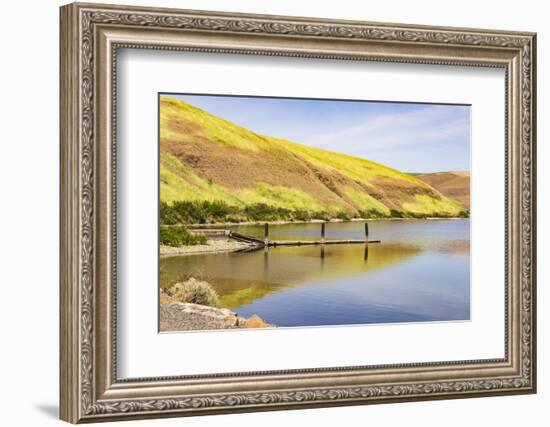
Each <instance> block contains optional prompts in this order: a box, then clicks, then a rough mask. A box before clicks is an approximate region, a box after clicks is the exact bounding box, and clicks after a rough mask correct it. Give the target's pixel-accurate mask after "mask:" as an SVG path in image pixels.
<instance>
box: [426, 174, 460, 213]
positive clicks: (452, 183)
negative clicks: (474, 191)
mask: <svg viewBox="0 0 550 427" xmlns="http://www.w3.org/2000/svg"><path fill="white" fill-rule="evenodd" d="M416 177H418V178H420V179H421V180H422V181H424V182H427V183H428V184H430V185H431V186H432V187H433V188H435V189H436V190H438V191H439V192H441V194H443V195H445V196H446V197H449V198H450V199H453V200H456V201H458V202H459V203H460V204H461V205H462V206H464V208H465V209H468V210H469V209H470V172H467V171H466V172H435V173H424V174H417V175H416Z"/></svg>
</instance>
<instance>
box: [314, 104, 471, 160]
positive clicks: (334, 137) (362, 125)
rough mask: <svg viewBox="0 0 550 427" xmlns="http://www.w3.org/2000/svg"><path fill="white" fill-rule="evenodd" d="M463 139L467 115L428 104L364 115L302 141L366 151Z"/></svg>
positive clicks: (467, 128)
mask: <svg viewBox="0 0 550 427" xmlns="http://www.w3.org/2000/svg"><path fill="white" fill-rule="evenodd" d="M464 140H466V141H468V140H469V117H468V115H467V114H457V112H456V108H455V107H449V106H431V105H430V106H422V107H420V108H417V109H415V110H412V111H404V112H403V111H398V112H393V113H389V112H386V113H383V114H376V115H365V117H363V118H362V119H359V120H357V122H356V123H354V124H352V125H350V126H348V127H345V128H337V129H334V130H333V131H331V132H328V133H327V132H323V133H318V134H313V135H310V136H309V137H307V138H306V140H305V141H303V142H304V143H306V144H308V145H311V146H314V147H318V148H324V149H328V150H333V149H335V148H337V149H338V151H343V152H346V153H349V154H359V153H361V154H366V153H369V152H370V153H376V152H378V151H388V150H396V149H398V148H405V147H410V146H417V147H418V148H420V147H421V146H422V145H425V144H431V143H439V144H448V143H463V142H464Z"/></svg>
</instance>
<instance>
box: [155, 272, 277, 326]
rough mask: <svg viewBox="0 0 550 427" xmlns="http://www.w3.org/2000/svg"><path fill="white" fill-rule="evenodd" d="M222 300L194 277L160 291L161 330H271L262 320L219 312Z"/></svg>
mask: <svg viewBox="0 0 550 427" xmlns="http://www.w3.org/2000/svg"><path fill="white" fill-rule="evenodd" d="M218 305H219V298H218V294H217V292H216V291H215V289H214V288H213V287H212V285H210V284H209V283H208V282H205V281H202V280H197V279H195V278H193V277H191V278H189V279H188V280H186V281H184V282H179V283H175V284H174V285H172V286H171V287H169V288H168V289H166V290H164V289H161V290H160V330H161V331H163V332H168V331H184V330H208V329H239V328H247V329H250V328H269V327H274V325H270V324H268V323H266V322H265V321H264V320H263V319H262V318H261V317H259V316H257V315H253V316H251V317H249V318H245V317H242V316H239V315H238V314H237V313H235V312H233V311H231V310H229V309H227V308H219V307H218Z"/></svg>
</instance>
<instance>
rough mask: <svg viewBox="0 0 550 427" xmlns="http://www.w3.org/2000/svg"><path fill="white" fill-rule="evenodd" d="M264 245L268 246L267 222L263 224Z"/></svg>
mask: <svg viewBox="0 0 550 427" xmlns="http://www.w3.org/2000/svg"><path fill="white" fill-rule="evenodd" d="M264 245H265V246H266V247H267V246H269V224H268V223H267V222H266V223H265V224H264Z"/></svg>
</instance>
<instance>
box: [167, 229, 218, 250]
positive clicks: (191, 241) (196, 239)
mask: <svg viewBox="0 0 550 427" xmlns="http://www.w3.org/2000/svg"><path fill="white" fill-rule="evenodd" d="M206 240H207V238H206V236H196V235H194V234H191V233H190V232H189V230H187V229H186V228H185V227H161V228H160V244H161V245H164V246H186V245H200V244H204V243H206Z"/></svg>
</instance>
